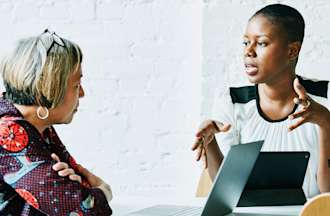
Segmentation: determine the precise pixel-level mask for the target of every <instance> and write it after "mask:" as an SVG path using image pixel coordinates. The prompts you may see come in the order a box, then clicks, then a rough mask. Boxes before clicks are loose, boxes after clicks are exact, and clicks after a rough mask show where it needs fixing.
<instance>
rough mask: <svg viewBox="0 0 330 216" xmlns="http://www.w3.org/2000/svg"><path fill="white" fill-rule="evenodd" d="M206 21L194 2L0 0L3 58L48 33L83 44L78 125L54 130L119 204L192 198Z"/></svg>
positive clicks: (195, 173)
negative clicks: (130, 199) (20, 43)
mask: <svg viewBox="0 0 330 216" xmlns="http://www.w3.org/2000/svg"><path fill="white" fill-rule="evenodd" d="M201 22H202V2H201V1H194V0H167V1H163V0H136V1H131V0H56V1H55V0H47V1H43V0H16V1H12V0H7V1H6V0H0V25H1V29H2V30H1V34H0V38H1V43H0V54H3V52H4V50H5V49H6V48H7V47H9V46H8V44H10V43H11V42H13V41H16V40H18V39H19V38H21V37H23V36H29V35H35V34H39V33H41V32H42V31H43V30H44V29H45V28H50V29H52V30H55V31H56V32H57V34H59V35H60V36H63V37H66V38H69V39H71V40H73V41H75V42H77V43H78V44H79V45H80V46H81V48H82V50H83V52H84V62H83V73H84V77H83V85H84V87H85V91H86V96H85V98H83V99H82V100H81V104H80V110H79V112H78V113H77V114H76V116H75V118H74V121H73V122H72V124H70V125H61V126H57V129H58V132H59V133H60V135H61V137H62V140H63V142H64V143H65V144H66V145H67V147H68V148H69V150H70V152H71V153H72V154H73V155H74V156H75V157H76V158H77V160H78V162H80V163H82V164H84V165H85V166H87V167H88V168H90V169H92V170H93V171H94V172H95V173H96V174H98V175H100V176H101V177H102V178H104V179H105V180H106V181H107V182H109V183H110V184H111V186H112V188H113V192H114V196H116V197H117V198H118V199H119V197H124V196H131V195H137V196H154V197H159V198H162V197H164V196H186V197H189V196H190V197H191V196H193V194H194V191H195V189H196V184H197V180H198V176H199V169H198V165H197V164H196V163H194V162H193V161H194V154H193V153H192V152H191V151H190V146H191V143H192V140H193V134H194V132H195V129H196V128H197V126H198V124H199V121H200V120H199V113H200V98H201V97H200V94H201V93H200V80H201V77H200V71H201V42H202V40H201V26H202V25H201ZM187 179H190V180H189V181H187Z"/></svg>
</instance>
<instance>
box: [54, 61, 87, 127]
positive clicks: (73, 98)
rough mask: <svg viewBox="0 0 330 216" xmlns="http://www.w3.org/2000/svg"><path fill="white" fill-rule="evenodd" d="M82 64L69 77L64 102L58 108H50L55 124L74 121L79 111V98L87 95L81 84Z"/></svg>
mask: <svg viewBox="0 0 330 216" xmlns="http://www.w3.org/2000/svg"><path fill="white" fill-rule="evenodd" d="M81 77H82V71H81V65H79V67H78V68H77V70H76V71H75V72H73V73H72V74H71V75H70V76H69V79H68V84H67V89H66V92H65V95H64V100H63V102H62V103H61V104H60V105H59V106H57V107H56V108H54V109H52V110H50V118H51V121H52V122H53V124H68V123H70V122H71V121H72V118H73V115H74V114H75V113H76V112H77V110H78V106H79V98H81V97H83V96H84V95H85V93H84V89H83V87H82V85H81Z"/></svg>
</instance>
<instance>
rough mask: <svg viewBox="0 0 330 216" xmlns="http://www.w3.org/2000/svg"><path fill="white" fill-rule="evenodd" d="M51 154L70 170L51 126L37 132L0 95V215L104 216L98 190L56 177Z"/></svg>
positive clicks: (71, 162)
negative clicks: (57, 157)
mask: <svg viewBox="0 0 330 216" xmlns="http://www.w3.org/2000/svg"><path fill="white" fill-rule="evenodd" d="M52 153H55V154H57V155H58V156H59V158H60V160H61V161H63V162H66V163H68V164H69V166H70V167H71V168H73V169H74V170H75V171H76V173H78V174H79V172H78V171H77V168H76V167H77V164H76V162H75V160H74V158H73V157H72V156H71V155H70V154H69V153H68V151H67V150H66V148H65V146H64V145H63V144H62V142H61V141H60V139H59V137H58V136H57V134H56V132H55V130H54V128H53V127H51V128H48V129H46V130H45V131H44V132H43V133H42V134H40V133H39V132H38V131H37V129H36V128H35V127H34V126H33V125H31V124H30V123H29V122H27V121H25V120H24V119H23V116H22V115H21V114H20V112H19V111H18V110H17V109H16V108H15V107H14V106H13V104H12V103H11V102H10V101H8V100H6V99H5V98H3V97H1V98H0V215H24V216H32V215H33V216H39V215H56V216H82V215H86V216H89V215H95V216H103V215H104V216H107V215H111V214H112V210H111V208H110V206H109V204H108V202H107V200H106V197H105V195H104V193H103V192H102V191H101V190H100V189H98V188H91V187H90V186H89V184H88V182H87V181H86V180H85V179H83V182H82V183H81V184H80V183H78V182H76V181H71V180H70V179H69V178H67V177H60V176H59V175H58V173H57V172H56V171H54V170H53V169H52V166H53V165H54V164H55V163H56V161H54V160H53V159H52V158H51V154H52Z"/></svg>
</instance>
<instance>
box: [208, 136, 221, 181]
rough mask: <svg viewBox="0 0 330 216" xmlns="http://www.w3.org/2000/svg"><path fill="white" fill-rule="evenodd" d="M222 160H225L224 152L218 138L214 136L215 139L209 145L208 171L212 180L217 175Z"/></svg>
mask: <svg viewBox="0 0 330 216" xmlns="http://www.w3.org/2000/svg"><path fill="white" fill-rule="evenodd" d="M222 160H223V154H222V153H221V151H220V148H219V146H218V143H217V141H216V139H215V138H213V140H212V141H211V143H210V144H209V145H208V148H207V163H208V172H209V175H210V177H211V179H212V181H213V180H214V178H215V176H216V175H217V172H218V169H219V167H220V164H221V162H222Z"/></svg>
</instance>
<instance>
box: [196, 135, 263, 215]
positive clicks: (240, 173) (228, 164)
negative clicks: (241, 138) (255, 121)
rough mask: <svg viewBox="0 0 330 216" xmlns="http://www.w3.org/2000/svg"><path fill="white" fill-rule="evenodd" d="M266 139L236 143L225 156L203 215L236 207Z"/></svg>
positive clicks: (221, 213)
mask: <svg viewBox="0 0 330 216" xmlns="http://www.w3.org/2000/svg"><path fill="white" fill-rule="evenodd" d="M263 142H264V141H257V142H251V143H245V144H239V145H234V146H232V147H231V148H230V150H229V152H228V154H227V156H226V157H225V158H224V160H223V162H222V164H221V166H220V168H219V171H218V173H217V176H216V178H215V181H214V184H213V186H212V190H211V192H210V194H209V196H208V198H207V201H206V204H205V206H204V209H203V213H202V216H210V215H225V214H228V213H231V212H232V211H233V209H234V208H235V207H236V205H237V203H238V200H239V198H240V196H241V193H242V191H243V189H244V186H245V184H246V182H247V180H248V178H249V176H250V173H251V171H252V169H253V167H254V164H255V162H256V160H257V158H258V155H259V152H260V149H261V147H262V145H263Z"/></svg>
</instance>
